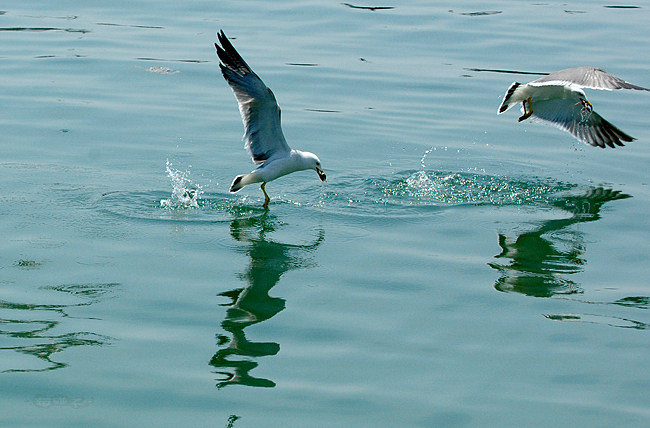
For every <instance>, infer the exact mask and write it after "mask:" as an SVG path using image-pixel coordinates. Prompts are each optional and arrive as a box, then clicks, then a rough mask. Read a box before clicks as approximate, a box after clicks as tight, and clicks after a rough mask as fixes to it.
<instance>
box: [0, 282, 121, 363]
mask: <svg viewBox="0 0 650 428" xmlns="http://www.w3.org/2000/svg"><path fill="white" fill-rule="evenodd" d="M117 285H118V284H114V283H106V284H65V285H59V286H52V287H43V289H45V290H54V291H58V292H62V293H67V294H72V295H74V296H76V297H79V298H81V299H83V300H84V301H83V302H82V303H77V304H72V305H55V304H34V303H19V302H9V301H4V300H2V301H0V310H1V311H2V316H1V317H0V336H1V337H3V338H4V340H3V342H8V343H13V345H10V346H3V347H0V351H14V352H17V353H20V354H23V355H28V356H32V357H35V358H36V359H38V360H40V362H41V366H40V367H38V368H37V367H34V365H33V364H25V363H24V361H22V360H20V362H19V363H13V364H18V365H14V366H13V367H3V368H2V372H3V373H7V372H42V371H49V370H55V369H60V368H63V367H66V366H67V364H66V363H63V362H59V361H55V360H54V359H53V358H54V355H55V354H57V353H59V352H62V351H64V350H66V349H67V348H70V347H75V346H103V345H106V344H108V343H110V342H111V338H109V337H107V336H103V335H99V334H95V333H91V332H88V331H74V332H68V333H63V334H51V332H52V331H54V330H55V329H56V330H61V328H62V327H65V326H64V325H63V326H62V323H63V319H64V318H66V317H69V313H68V311H69V309H70V308H74V307H79V306H87V305H91V304H93V303H96V302H98V301H100V300H102V299H103V298H105V296H106V295H107V294H108V293H110V292H112V289H114V288H115V287H116V286H117Z"/></svg>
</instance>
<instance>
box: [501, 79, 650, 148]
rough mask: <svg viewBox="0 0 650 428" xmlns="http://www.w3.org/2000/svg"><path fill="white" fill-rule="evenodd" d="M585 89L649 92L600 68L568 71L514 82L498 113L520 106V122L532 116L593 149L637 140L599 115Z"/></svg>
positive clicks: (621, 144)
mask: <svg viewBox="0 0 650 428" xmlns="http://www.w3.org/2000/svg"><path fill="white" fill-rule="evenodd" d="M582 88H591V89H605V90H608V91H611V90H612V89H636V90H638V91H650V89H647V88H643V87H641V86H636V85H633V84H631V83H629V82H626V81H625V80H622V79H619V78H618V77H616V76H612V75H611V74H609V73H606V72H604V71H603V70H601V69H600V68H596V67H589V66H582V67H574V68H567V69H566V70H560V71H556V72H555V73H551V74H549V75H548V76H544V77H542V78H540V79H537V80H534V81H532V82H530V83H527V84H525V85H522V84H521V83H519V82H514V83H513V84H512V85H510V87H509V88H508V90H507V91H506V94H505V95H504V97H503V102H502V103H501V105H500V106H499V110H498V112H497V114H501V113H504V112H506V111H507V110H508V109H509V108H510V107H512V106H514V105H515V104H517V103H521V105H522V112H523V115H522V116H521V117H520V118H519V122H521V121H522V120H526V119H528V118H529V117H532V118H533V119H537V120H539V121H541V122H545V123H548V124H551V125H554V126H556V127H558V128H560V129H563V130H564V131H567V132H569V133H571V135H573V136H574V137H575V138H576V139H578V140H580V141H582V142H583V143H585V144H589V145H590V146H594V147H601V148H605V147H607V146H609V147H616V146H623V145H624V144H623V143H622V142H621V141H625V142H630V141H632V140H634V138H633V137H631V136H629V135H628V134H626V133H625V132H623V131H621V130H620V129H618V128H617V127H615V126H614V125H612V124H611V123H609V122H608V121H606V120H605V119H603V118H602V117H601V116H600V115H599V114H598V113H596V112H595V111H594V110H593V107H592V105H591V103H590V102H589V101H587V98H586V96H585V93H584V91H583V90H582Z"/></svg>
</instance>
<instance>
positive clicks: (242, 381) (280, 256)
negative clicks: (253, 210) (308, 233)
mask: <svg viewBox="0 0 650 428" xmlns="http://www.w3.org/2000/svg"><path fill="white" fill-rule="evenodd" d="M281 227H282V223H281V222H280V221H278V220H277V219H276V218H275V217H274V216H273V215H270V214H268V212H267V213H264V214H263V215H261V216H259V217H251V218H238V219H235V220H233V221H232V222H231V223H230V235H231V236H232V237H233V239H235V240H236V241H237V242H241V243H244V244H245V245H243V246H242V247H240V248H239V250H238V251H239V252H241V253H243V254H246V255H247V256H248V257H249V258H250V263H249V265H248V267H247V268H246V269H245V270H244V271H243V272H242V273H241V274H240V275H239V278H240V279H241V280H242V281H244V282H245V283H246V286H245V287H243V288H236V289H234V290H229V291H225V292H223V293H220V294H219V295H220V296H223V297H227V298H229V299H230V300H231V301H230V302H229V303H227V304H225V305H224V306H228V310H227V311H226V318H225V319H224V320H223V322H222V323H221V327H222V328H223V329H224V330H225V331H226V332H227V333H228V334H229V335H228V334H219V335H217V342H218V345H219V347H220V349H219V350H218V351H217V352H216V353H215V354H214V356H213V357H212V359H211V360H210V365H212V366H213V367H215V368H216V369H217V370H216V371H215V373H217V374H219V375H221V376H222V378H221V379H220V380H219V381H218V382H217V387H218V388H223V387H225V386H227V385H233V384H239V385H246V386H256V387H267V388H269V387H274V386H275V383H274V382H273V381H272V380H269V379H261V378H256V377H253V376H251V375H250V374H249V373H250V371H251V370H253V369H254V368H255V367H257V366H258V362H257V361H256V359H257V358H260V357H264V356H269V355H275V354H277V353H278V352H279V351H280V344H278V343H275V342H251V341H249V340H248V339H247V338H246V334H245V332H244V329H246V328H247V327H249V326H251V325H254V324H257V323H260V322H263V321H266V320H268V319H270V318H272V317H273V316H275V315H276V314H278V313H279V312H281V311H282V310H283V309H284V307H285V300H284V299H282V298H279V297H271V296H269V292H270V290H271V288H273V287H274V286H275V285H276V284H277V283H278V282H279V281H280V278H281V277H282V275H283V274H284V273H285V272H287V271H290V270H293V269H301V268H309V267H312V266H314V264H315V263H314V262H313V260H312V258H311V253H312V252H314V251H315V250H316V249H317V248H318V247H319V246H320V244H321V243H322V242H323V240H324V238H325V235H324V231H323V230H319V231H318V232H317V236H316V238H315V239H314V240H313V242H310V243H306V244H285V243H281V242H277V241H274V240H272V239H269V238H268V235H270V234H271V233H272V232H274V231H277V230H278V229H280V228H281Z"/></svg>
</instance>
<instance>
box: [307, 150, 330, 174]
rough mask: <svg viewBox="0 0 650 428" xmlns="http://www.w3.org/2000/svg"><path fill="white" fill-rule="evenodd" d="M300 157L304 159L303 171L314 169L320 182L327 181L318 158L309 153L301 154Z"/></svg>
mask: <svg viewBox="0 0 650 428" xmlns="http://www.w3.org/2000/svg"><path fill="white" fill-rule="evenodd" d="M301 155H302V158H303V159H304V161H303V162H305V164H304V166H305V169H315V170H316V173H317V174H318V178H320V180H321V181H327V176H326V175H325V171H323V167H322V166H321V164H320V159H318V156H316V155H315V154H313V153H310V152H301Z"/></svg>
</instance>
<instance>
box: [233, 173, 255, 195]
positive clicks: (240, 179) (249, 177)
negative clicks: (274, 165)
mask: <svg viewBox="0 0 650 428" xmlns="http://www.w3.org/2000/svg"><path fill="white" fill-rule="evenodd" d="M260 181H261V180H260V179H259V177H258V176H257V175H256V174H255V173H254V172H253V173H249V174H242V175H238V176H237V177H235V179H234V180H233V181H232V184H231V185H230V192H231V193H235V192H237V191H239V190H241V189H242V188H243V187H244V186H248V185H249V184H252V183H259V182H260Z"/></svg>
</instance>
